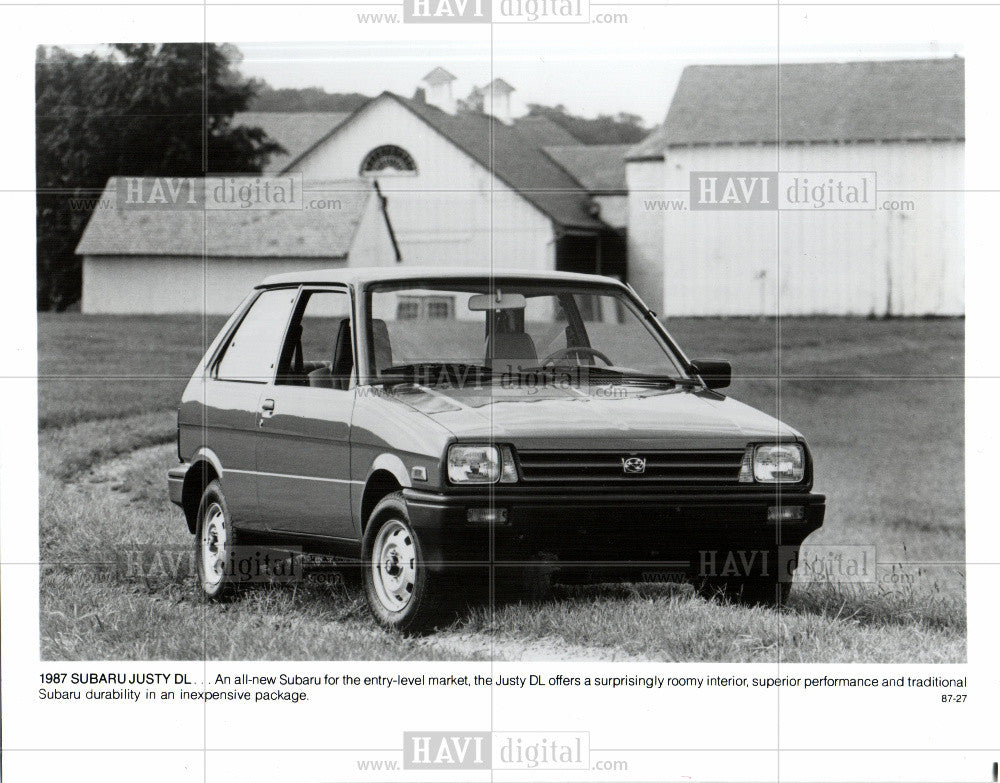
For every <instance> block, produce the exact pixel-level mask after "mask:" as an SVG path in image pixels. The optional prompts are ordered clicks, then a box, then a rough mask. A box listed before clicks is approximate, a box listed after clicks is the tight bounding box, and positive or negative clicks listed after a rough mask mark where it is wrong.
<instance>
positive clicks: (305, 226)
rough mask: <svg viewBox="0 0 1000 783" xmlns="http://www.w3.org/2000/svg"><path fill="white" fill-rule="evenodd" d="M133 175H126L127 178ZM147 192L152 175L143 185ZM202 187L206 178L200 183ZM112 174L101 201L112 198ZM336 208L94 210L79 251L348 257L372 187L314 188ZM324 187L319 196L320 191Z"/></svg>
mask: <svg viewBox="0 0 1000 783" xmlns="http://www.w3.org/2000/svg"><path fill="white" fill-rule="evenodd" d="M130 179H131V178H130ZM144 184H145V185H146V186H147V187H146V191H147V192H148V185H149V184H150V181H149V180H146V181H145V183H144ZM197 184H198V188H204V184H205V182H204V180H199V181H198V183H197ZM117 187H118V185H117V179H116V178H115V177H112V178H111V179H109V180H108V184H107V185H106V186H105V188H104V195H103V196H102V203H114V202H115V199H116V197H117V195H116V194H117ZM315 188H316V190H317V195H321V196H322V198H324V199H328V200H337V201H339V202H340V208H339V209H328V210H324V211H323V212H321V213H320V212H316V211H313V210H308V209H284V210H283V209H273V210H259V209H258V210H245V211H243V210H215V209H209V210H201V209H193V210H192V209H170V210H167V209H95V210H94V213H93V215H92V216H91V218H90V222H89V223H88V224H87V228H86V230H85V231H84V232H83V237H82V238H81V239H80V244H79V245H78V246H77V248H76V252H77V253H79V254H80V255H91V256H97V255H129V256H207V257H216V258H223V257H240V258H246V257H256V258H345V257H347V255H348V252H349V251H350V249H351V245H352V243H353V241H354V234H355V232H356V230H357V227H358V225H359V223H360V222H361V217H362V215H363V214H364V209H365V205H366V204H367V203H368V200H369V198H371V196H372V189H371V185H370V184H369V183H368V182H364V181H362V180H345V181H340V182H330V183H323V184H322V185H318V184H317V185H316V186H315ZM320 190H321V191H322V192H321V193H319V191H320Z"/></svg>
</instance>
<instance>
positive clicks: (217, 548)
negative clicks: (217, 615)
mask: <svg viewBox="0 0 1000 783" xmlns="http://www.w3.org/2000/svg"><path fill="white" fill-rule="evenodd" d="M235 546H236V531H235V529H234V528H233V523H232V519H231V518H230V516H229V507H228V506H227V505H226V496H225V495H223V494H222V485H221V484H219V482H218V480H216V481H213V482H211V483H210V484H209V485H208V486H207V487H205V491H204V492H203V493H202V495H201V504H200V505H199V506H198V522H197V526H196V528H195V561H196V563H197V567H198V582H199V584H200V585H201V592H202V595H203V596H204V597H205V598H211V599H214V600H223V599H225V598H228V597H230V596H231V595H232V594H233V592H234V591H235V589H236V580H235V579H234V578H233V576H234V575H233V569H232V565H231V563H230V561H231V559H232V555H233V550H234V547H235Z"/></svg>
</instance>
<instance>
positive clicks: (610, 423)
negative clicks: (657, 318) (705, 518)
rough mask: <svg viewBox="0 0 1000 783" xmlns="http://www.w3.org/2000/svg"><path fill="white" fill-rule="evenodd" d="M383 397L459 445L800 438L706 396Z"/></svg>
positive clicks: (537, 393)
mask: <svg viewBox="0 0 1000 783" xmlns="http://www.w3.org/2000/svg"><path fill="white" fill-rule="evenodd" d="M391 396H392V397H393V398H394V399H396V400H398V401H399V402H401V403H403V404H405V405H408V406H409V407H411V408H413V409H414V410H417V411H419V412H421V413H423V414H425V415H426V416H428V417H430V418H431V419H432V420H434V421H435V422H437V423H438V424H440V425H441V426H443V427H445V428H446V429H448V430H449V431H451V432H452V433H453V434H454V435H455V436H456V437H457V438H458V439H459V440H463V441H471V440H496V441H501V442H509V443H513V444H515V445H517V446H523V447H544V448H581V447H585V448H599V449H605V448H606V449H614V448H623V447H636V446H646V447H654V446H656V447H660V448H698V447H732V446H736V445H739V446H743V445H746V444H747V443H749V442H751V441H755V440H762V439H775V438H781V439H795V438H799V437H800V436H799V434H798V433H797V432H796V431H795V430H794V429H792V428H791V427H789V426H787V425H785V424H782V423H781V422H780V421H778V420H777V419H775V418H774V417H772V416H768V415H767V414H766V413H763V412H761V411H759V410H757V409H755V408H751V407H750V406H748V405H744V404H743V403H740V402H737V401H736V400H734V399H731V398H729V397H725V396H724V395H721V394H718V393H716V392H713V391H707V390H704V389H691V388H685V387H674V388H669V389H662V388H652V389H651V388H646V387H632V386H597V387H590V388H589V389H586V390H583V389H578V388H555V389H552V388H543V389H534V390H524V389H506V388H503V387H502V386H500V385H494V386H486V387H477V388H461V387H459V388H447V387H444V388H443V387H440V386H435V387H433V388H430V387H424V386H417V385H407V386H402V387H396V388H395V389H393V392H392V395H391Z"/></svg>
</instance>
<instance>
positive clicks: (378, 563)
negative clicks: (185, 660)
mask: <svg viewBox="0 0 1000 783" xmlns="http://www.w3.org/2000/svg"><path fill="white" fill-rule="evenodd" d="M730 376H731V369H730V365H729V364H728V363H726V362H721V361H692V360H689V359H688V358H687V357H686V356H685V355H684V354H683V353H682V351H681V350H680V348H679V347H678V346H677V345H676V344H675V343H674V341H673V340H672V339H671V337H670V335H669V334H668V333H667V331H666V330H665V329H664V327H663V325H662V324H661V323H660V322H659V321H658V320H657V318H656V316H655V314H654V313H652V312H651V311H650V310H649V309H648V308H647V307H646V306H645V305H644V304H643V303H642V302H641V301H640V300H639V298H638V297H637V296H636V295H635V293H634V292H633V291H632V289H630V288H629V287H628V286H626V285H624V284H622V283H619V282H617V281H615V280H612V279H608V278H603V277H596V276H591V275H581V274H570V273H554V272H546V273H532V272H520V271H518V272H510V273H506V274H492V275H491V274H486V273H474V272H469V271H465V270H455V269H448V270H435V269H416V268H406V267H392V268H373V269H361V268H354V269H350V268H346V269H333V270H325V271H311V272H303V273H299V274H282V275H277V276H274V277H270V278H268V279H267V280H265V281H264V282H263V283H261V284H260V285H258V286H257V287H256V288H255V289H254V290H253V291H252V292H251V294H250V295H249V296H248V297H247V299H246V300H245V301H244V302H243V304H242V305H241V306H240V307H239V308H238V309H237V311H236V312H235V313H234V314H233V315H232V317H231V318H230V319H229V321H228V322H227V323H226V325H225V326H224V327H223V329H222V331H221V332H220V333H219V335H218V336H217V337H216V338H215V340H214V341H213V342H212V344H211V346H210V347H209V348H208V351H207V353H206V354H205V357H204V359H203V360H202V362H201V363H200V364H199V366H198V368H197V369H196V370H195V372H194V375H193V377H192V378H191V381H190V382H189V383H188V385H187V388H186V389H185V391H184V396H183V399H182V401H181V405H180V409H179V412H178V455H179V458H180V461H181V464H180V465H179V466H177V467H175V468H173V469H172V470H170V472H169V479H168V481H169V487H170V497H171V500H173V502H174V503H176V504H178V505H179V506H181V508H183V510H184V513H185V516H186V519H187V524H188V527H189V528H190V530H191V532H192V533H194V535H195V542H196V543H195V546H196V552H197V562H198V568H199V577H200V582H201V586H202V589H203V591H204V593H205V594H206V595H208V596H210V597H222V596H224V595H226V594H228V593H230V592H231V591H233V590H234V589H235V588H236V587H237V586H238V585H239V583H240V578H241V577H240V573H238V569H235V568H234V567H233V565H232V561H233V555H232V553H233V552H234V550H235V547H236V546H237V542H239V544H240V546H242V545H243V544H244V543H247V544H261V545H264V544H266V545H268V546H273V547H277V548H279V549H280V548H281V547H286V548H287V551H303V552H310V553H317V554H323V555H330V556H334V557H341V558H347V559H349V560H351V561H353V562H360V564H361V567H362V572H363V575H364V577H363V578H364V585H365V592H366V595H367V599H368V603H369V605H370V607H371V610H372V612H373V614H374V615H375V617H376V618H377V619H378V620H379V621H380V622H381V623H383V624H384V625H386V626H390V627H395V628H400V629H418V628H426V627H429V626H432V625H433V624H434V622H435V621H436V620H438V619H440V618H441V617H442V614H443V612H444V611H445V610H446V608H447V607H448V606H449V605H450V601H451V599H453V598H454V597H455V596H456V595H464V594H466V593H467V592H469V591H470V590H472V589H473V588H475V587H476V586H482V585H485V584H494V581H493V580H496V579H497V578H501V579H507V578H510V577H512V576H513V578H514V579H515V580H517V579H518V578H522V579H524V580H525V581H526V582H527V581H529V578H530V575H531V574H532V573H533V569H537V570H541V569H544V571H545V573H546V575H547V576H554V578H556V579H559V580H567V581H573V580H575V581H584V580H586V581H610V580H642V579H645V580H650V579H664V578H673V577H674V576H680V577H684V578H689V579H691V580H692V581H693V582H695V584H696V586H697V587H698V588H699V589H701V590H703V591H706V592H707V593H709V594H714V595H719V596H721V597H723V598H726V599H729V600H736V601H743V602H747V603H771V604H774V603H780V602H781V601H782V600H783V599H784V598H785V597H787V594H788V590H789V588H790V576H791V571H792V570H793V569H794V568H795V565H796V557H797V554H798V550H799V547H800V545H801V544H802V541H803V540H804V539H805V537H806V536H807V535H808V534H809V533H810V532H812V531H813V530H815V529H817V528H818V527H819V526H820V525H821V524H822V522H823V515H824V511H825V499H824V497H823V496H822V495H817V494H813V493H812V492H811V487H812V481H813V477H812V461H811V458H810V454H809V450H808V449H807V447H806V444H805V442H804V441H803V438H802V436H801V435H800V434H799V433H798V432H796V431H795V430H793V429H792V428H791V427H788V426H787V425H785V424H782V423H781V422H779V421H777V420H776V419H774V418H772V417H770V416H768V415H766V414H764V413H761V412H760V411H757V410H755V409H753V408H750V407H748V406H746V405H743V404H741V403H739V402H736V401H735V400H733V399H731V398H727V397H726V396H724V395H723V394H720V393H719V392H718V391H717V389H719V388H723V387H725V386H727V385H729V382H730ZM519 575H520V576H519Z"/></svg>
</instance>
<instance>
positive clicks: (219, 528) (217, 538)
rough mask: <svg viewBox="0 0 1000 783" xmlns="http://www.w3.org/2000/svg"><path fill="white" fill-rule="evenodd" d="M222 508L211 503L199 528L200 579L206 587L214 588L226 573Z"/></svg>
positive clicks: (226, 554) (224, 530)
mask: <svg viewBox="0 0 1000 783" xmlns="http://www.w3.org/2000/svg"><path fill="white" fill-rule="evenodd" d="M224 520H225V515H224V514H223V512H222V506H220V505H219V504H218V503H213V504H212V505H211V506H209V507H208V510H207V511H206V512H205V522H204V523H203V524H202V526H201V564H202V574H201V578H202V580H204V582H205V585H206V586H208V587H215V586H217V585H218V584H219V582H221V581H222V577H223V576H225V573H226V557H227V556H228V552H227V550H226V526H225V524H224Z"/></svg>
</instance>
